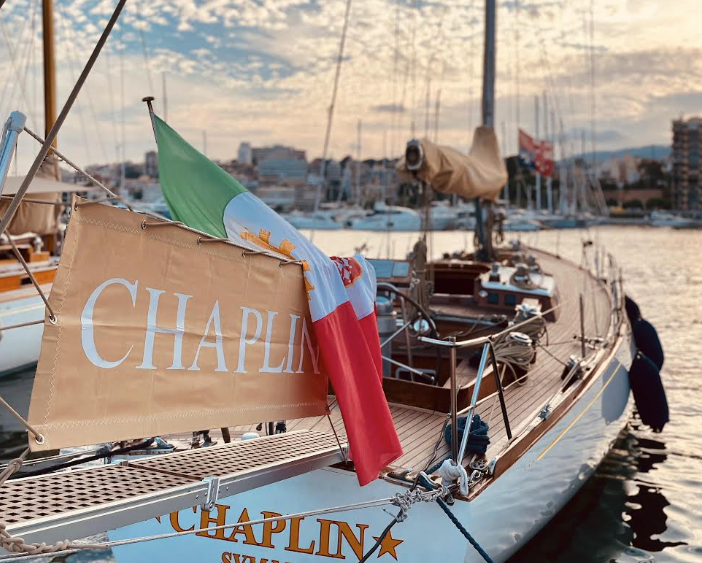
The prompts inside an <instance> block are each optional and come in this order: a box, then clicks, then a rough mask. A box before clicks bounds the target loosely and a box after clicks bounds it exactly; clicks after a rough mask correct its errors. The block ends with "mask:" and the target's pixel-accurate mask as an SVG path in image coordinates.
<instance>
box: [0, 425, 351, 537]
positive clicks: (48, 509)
mask: <svg viewBox="0 0 702 563" xmlns="http://www.w3.org/2000/svg"><path fill="white" fill-rule="evenodd" d="M342 460H343V456H342V454H341V452H340V451H339V447H338V444H337V442H336V439H335V438H334V436H333V435H330V434H325V433H321V432H314V431H302V432H290V433H287V434H277V435H275V436H268V437H263V438H258V439H256V440H249V441H245V442H232V443H230V444H223V445H218V446H212V447H209V448H202V449H198V450H190V451H186V452H176V453H171V454H164V455H162V456H155V457H151V458H147V459H142V460H137V461H134V462H131V461H130V462H129V463H128V464H126V465H106V466H100V467H92V468H88V469H81V470H76V471H66V472H62V473H55V474H51V475H43V476H39V477H28V478H24V479H16V480H11V481H8V482H6V483H5V484H4V485H3V486H2V487H0V522H4V523H5V524H6V525H7V527H8V531H10V533H12V534H13V535H22V536H23V537H24V538H25V540H26V541H45V542H54V541H57V540H59V539H75V538H81V537H85V536H88V535H92V534H95V533H98V532H103V531H106V530H108V529H114V528H117V527H121V526H125V525H127V524H130V523H134V522H140V521H143V520H147V519H149V518H154V517H156V516H161V515H163V514H167V513H169V512H172V511H174V510H182V509H184V508H188V507H191V506H196V505H198V504H202V503H203V502H204V500H205V495H206V490H207V483H206V482H203V479H204V478H205V477H215V476H216V477H219V478H220V485H219V496H220V498H223V497H225V496H229V495H232V494H236V493H238V492H243V491H246V490H251V489H254V488H257V487H261V486H264V485H267V484H270V483H274V482H277V481H280V480H283V479H286V478H289V477H293V476H295V475H300V474H302V473H306V472H308V471H312V470H314V469H318V468H321V467H327V466H329V465H333V464H334V463H338V462H340V461H342Z"/></svg>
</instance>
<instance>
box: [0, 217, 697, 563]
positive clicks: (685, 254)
mask: <svg viewBox="0 0 702 563" xmlns="http://www.w3.org/2000/svg"><path fill="white" fill-rule="evenodd" d="M308 234H309V235H310V236H311V237H313V240H314V242H315V244H317V245H318V246H320V247H321V248H322V249H323V250H324V251H325V252H327V253H329V254H333V255H338V256H344V255H349V254H353V253H354V252H355V251H356V250H359V249H360V250H361V251H362V252H363V253H364V254H365V255H366V256H368V257H377V256H380V257H388V256H393V257H395V258H403V257H404V256H405V255H406V253H407V252H408V251H409V250H410V249H411V247H412V245H413V244H414V242H415V241H416V238H417V235H416V233H392V234H387V233H377V232H376V233H370V232H363V231H352V232H351V231H317V232H315V233H308ZM507 236H508V238H519V239H521V240H522V242H524V243H526V244H530V245H533V246H536V247H539V248H541V249H543V250H547V251H551V252H555V253H558V254H560V255H562V256H564V257H567V258H569V259H571V260H574V261H576V262H577V263H580V262H581V259H582V248H583V243H584V242H586V241H592V242H593V243H595V244H594V245H593V246H588V251H587V252H589V253H591V254H590V264H592V254H593V248H595V247H597V246H600V247H605V248H606V249H607V251H608V252H611V253H612V254H614V256H615V257H616V259H617V261H618V263H619V265H620V266H621V268H622V269H623V274H624V284H625V288H626V291H627V293H628V294H629V295H630V296H631V297H632V298H633V299H634V300H635V301H636V302H637V303H638V304H639V306H640V307H641V311H642V314H643V316H644V317H645V318H647V319H648V320H649V321H650V322H652V323H653V325H654V326H655V327H656V328H657V330H658V332H659V335H660V337H661V340H662V342H663V347H664V349H665V354H666V359H665V365H664V368H663V379H664V384H665V386H666V390H667V393H668V402H669V404H670V418H671V421H670V423H669V424H668V425H667V426H666V427H665V429H664V430H663V432H662V433H659V434H656V433H653V432H651V431H650V430H649V429H647V428H645V427H642V426H641V425H640V424H639V423H638V421H637V420H636V418H634V419H632V420H631V422H630V425H629V428H628V429H627V430H626V431H625V432H624V433H623V434H622V435H621V436H620V439H619V441H618V442H617V444H616V445H615V447H614V449H613V450H612V451H611V452H610V454H609V455H608V457H607V458H606V459H605V461H604V462H603V463H602V464H601V466H600V467H599V468H598V470H597V472H596V473H595V475H594V476H593V477H592V478H591V479H590V480H589V481H588V482H587V484H586V485H585V487H584V488H583V489H582V490H581V492H580V493H579V494H578V495H576V497H575V498H574V499H573V500H572V501H571V502H570V503H569V504H568V505H567V506H566V507H565V509H564V510H563V511H561V512H560V513H559V514H558V516H557V517H556V518H555V519H554V520H553V521H552V522H551V523H550V524H549V525H548V526H547V527H546V528H545V529H544V530H543V531H542V532H541V533H540V534H538V535H537V536H536V537H535V538H534V539H533V540H532V541H531V542H530V543H529V545H528V546H527V547H526V548H525V549H523V550H522V551H521V552H520V553H519V554H518V555H517V556H515V557H514V558H513V559H512V560H511V563H537V562H538V563H556V562H562V561H567V562H568V563H638V562H648V561H656V562H659V563H687V562H700V561H702V500H701V498H702V497H701V494H700V493H701V491H702V432H700V427H701V424H702V260H700V254H701V252H700V249H701V248H702V231H675V230H671V229H667V228H661V229H654V228H646V227H597V228H593V229H589V230H563V231H544V232H536V233H525V234H521V235H520V234H518V233H508V235H507ZM472 240H473V234H472V233H463V232H438V233H434V234H433V235H432V236H431V240H430V241H429V249H430V252H431V254H432V255H433V256H436V257H438V256H441V255H442V254H443V253H446V252H448V253H451V252H454V251H461V250H471V249H472V246H473V244H472ZM32 377H33V374H32V372H31V371H30V372H24V373H18V374H14V375H10V376H4V377H0V394H2V396H3V397H4V398H5V399H6V400H7V401H8V402H10V403H11V404H12V405H13V406H15V407H16V408H18V410H20V412H23V413H25V414H26V410H27V407H28V404H29V394H30V392H31V386H32ZM25 444H26V435H25V434H24V432H22V431H21V430H20V428H18V426H17V424H16V422H15V421H14V420H13V419H12V418H11V417H10V416H9V415H7V413H5V412H3V411H0V457H1V458H3V459H7V458H9V457H11V456H12V455H16V454H18V453H20V452H21V451H22V449H23V448H24V447H25ZM514 494H515V495H518V494H519V491H518V490H516V491H514ZM410 518H411V515H410ZM477 539H478V540H479V539H480V538H477ZM437 549H440V548H437ZM440 556H441V553H440V551H437V559H438V558H439V557H440ZM61 560H62V561H68V562H71V563H77V562H87V561H91V562H98V561H112V560H113V559H112V557H111V555H110V554H109V553H99V554H96V553H93V554H90V553H84V554H76V555H72V556H69V557H67V558H62V559H61ZM456 563H458V562H456Z"/></svg>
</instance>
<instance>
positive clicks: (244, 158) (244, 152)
mask: <svg viewBox="0 0 702 563" xmlns="http://www.w3.org/2000/svg"><path fill="white" fill-rule="evenodd" d="M237 161H238V162H239V164H252V163H253V152H252V150H251V143H245V142H244V143H241V144H240V145H239V152H238V155H237Z"/></svg>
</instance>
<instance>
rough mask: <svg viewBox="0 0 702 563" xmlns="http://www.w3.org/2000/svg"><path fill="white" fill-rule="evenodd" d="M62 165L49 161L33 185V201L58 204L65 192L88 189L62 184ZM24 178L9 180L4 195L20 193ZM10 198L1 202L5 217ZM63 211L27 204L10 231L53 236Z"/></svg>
mask: <svg viewBox="0 0 702 563" xmlns="http://www.w3.org/2000/svg"><path fill="white" fill-rule="evenodd" d="M57 175H58V162H57V161H56V159H55V157H49V158H47V159H46V160H45V161H44V162H43V163H42V165H41V167H40V168H39V171H38V172H37V175H36V176H35V178H34V180H33V181H32V183H31V184H30V185H29V190H28V191H27V195H28V198H29V199H36V200H40V201H46V202H49V203H58V202H60V201H61V193H62V192H73V191H79V190H78V189H77V188H79V187H80V188H82V190H83V191H86V190H88V189H89V188H86V187H85V186H76V185H75V184H73V185H71V184H66V183H64V182H58V181H57V180H56V176H57ZM23 180H24V176H10V177H8V178H7V179H6V180H5V185H4V186H3V190H2V194H3V195H4V196H11V195H14V194H15V193H17V190H18V189H19V187H20V185H21V184H22V181H23ZM10 201H11V200H10V199H9V198H5V199H3V200H2V201H0V217H2V216H3V215H4V214H5V211H7V208H8V207H9V205H10ZM62 211H63V209H62V208H61V207H60V206H56V205H46V204H43V203H32V202H29V201H23V202H22V203H20V206H19V207H18V208H17V212H16V213H15V216H14V217H13V218H12V221H10V224H9V225H8V226H7V232H8V233H9V234H11V235H15V236H17V235H24V234H26V233H34V234H35V235H53V234H56V233H57V232H58V230H59V217H60V216H61V212H62Z"/></svg>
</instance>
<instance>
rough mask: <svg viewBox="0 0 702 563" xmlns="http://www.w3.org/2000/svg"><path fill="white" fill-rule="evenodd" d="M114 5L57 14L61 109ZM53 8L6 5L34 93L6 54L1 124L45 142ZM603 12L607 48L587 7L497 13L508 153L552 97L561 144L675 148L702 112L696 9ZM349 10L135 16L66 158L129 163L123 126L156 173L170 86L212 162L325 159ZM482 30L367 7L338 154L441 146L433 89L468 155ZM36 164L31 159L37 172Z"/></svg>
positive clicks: (257, 8) (442, 14)
mask: <svg viewBox="0 0 702 563" xmlns="http://www.w3.org/2000/svg"><path fill="white" fill-rule="evenodd" d="M115 4H116V0H61V1H60V2H55V10H56V13H55V19H56V26H55V27H56V52H57V55H58V60H57V73H58V84H59V105H60V104H62V103H63V101H64V100H65V99H66V96H67V94H68V91H69V89H70V87H71V86H72V84H73V82H74V80H75V77H76V76H77V73H78V72H79V71H80V69H81V68H82V66H83V64H84V63H85V61H86V60H87V58H88V55H89V53H90V52H91V50H92V48H93V47H94V45H95V42H96V41H97V39H98V37H99V35H100V33H101V32H102V29H103V26H104V25H105V22H106V21H107V18H108V17H109V15H110V14H111V13H112V10H113V9H114V6H115ZM576 4H577V3H576ZM36 6H37V0H13V1H12V2H8V3H6V4H5V5H4V6H3V9H2V26H4V28H5V31H6V32H7V36H8V37H9V38H10V40H11V44H12V45H13V49H14V50H15V51H16V52H15V53H14V54H15V59H14V65H15V66H17V67H18V68H22V69H24V70H23V74H22V76H24V79H23V80H22V81H21V82H22V84H21V86H20V84H19V83H16V81H12V80H8V79H7V78H6V77H10V76H14V75H15V72H14V70H13V62H12V60H11V58H10V57H9V56H8V53H7V50H6V47H5V46H4V44H1V43H0V80H2V82H0V94H2V90H3V89H5V94H4V95H3V96H2V97H1V98H0V111H2V112H3V115H6V114H7V111H9V110H10V109H16V108H19V109H24V110H26V112H27V113H28V115H29V116H30V121H31V123H32V124H33V125H32V126H33V128H34V129H35V130H38V131H41V130H42V129H43V125H42V117H41V116H42V111H43V110H42V104H41V82H42V78H41V75H42V67H41V49H40V39H41V38H40V34H39V27H40V25H39V24H40V18H38V17H37V16H35V18H36V19H35V25H34V30H35V31H34V39H33V43H32V40H31V37H32V33H31V30H32V29H33V28H32V23H31V22H32V19H31V18H32V16H31V15H32V11H33V10H34V9H35V8H36ZM594 7H595V11H594V14H593V15H594V18H595V26H594V29H593V30H592V31H593V35H592V37H591V36H590V32H589V29H588V27H587V25H585V24H586V23H587V22H588V21H589V5H588V4H587V3H585V4H582V3H580V4H577V5H573V3H572V2H567V1H566V0H529V2H528V3H527V2H526V0H519V1H517V0H508V1H505V2H500V3H498V9H499V13H498V18H497V21H498V26H499V27H498V30H497V56H498V61H497V71H498V73H497V83H496V124H497V126H496V128H497V130H498V135H499V136H500V138H501V140H502V141H503V147H504V148H505V151H507V152H510V151H514V150H515V148H516V141H515V137H516V134H515V132H516V129H517V127H518V126H521V127H525V128H527V129H533V123H534V96H539V98H540V99H541V98H542V94H543V91H544V90H545V89H546V90H547V97H548V104H549V107H550V108H551V109H553V110H554V121H555V122H556V125H557V127H556V128H557V129H558V130H560V122H562V124H563V130H564V131H573V132H575V131H579V130H580V129H586V130H588V131H589V129H590V124H591V121H592V120H593V119H594V121H595V129H596V130H597V131H599V133H598V134H597V138H596V142H597V143H598V144H601V145H602V148H617V146H618V145H621V144H622V143H630V142H632V141H634V140H635V141H637V144H646V143H650V142H655V143H664V142H667V141H668V140H669V136H670V132H669V130H670V119H671V118H672V117H676V116H677V115H678V114H679V113H680V112H685V113H686V114H691V113H694V112H699V111H700V109H702V105H701V104H700V102H701V100H700V94H698V93H697V92H696V91H695V88H694V87H692V86H691V85H693V84H696V83H697V82H699V81H700V79H702V56H700V55H702V36H701V35H700V34H699V29H698V25H697V24H696V22H695V21H694V20H695V18H691V17H689V15H690V14H694V13H696V9H697V4H696V2H694V1H693V0H678V2H670V1H669V0H668V1H664V0H639V1H638V2H621V0H598V2H597V3H596V4H595V6H594ZM517 8H519V9H517ZM344 9H345V2H343V1H334V2H322V1H321V0H151V1H150V2H139V3H134V2H131V3H128V4H127V7H126V9H125V11H124V13H123V15H122V17H121V18H120V22H119V24H118V26H117V27H116V28H115V30H114V31H113V33H112V36H111V37H110V39H109V40H108V43H107V45H106V48H105V51H104V52H103V54H102V55H101V57H100V59H99V60H98V63H97V65H96V68H95V70H94V71H93V73H92V75H91V77H90V78H89V80H88V83H87V84H86V87H85V88H84V90H83V92H81V94H80V96H79V99H78V103H77V105H76V106H75V108H74V110H73V111H72V113H71V115H70V116H69V119H68V120H67V123H66V125H65V129H64V130H63V131H62V132H61V135H60V141H59V142H60V143H61V147H62V148H64V149H65V150H66V151H67V153H68V154H69V155H70V156H73V157H74V159H75V160H76V161H78V162H79V163H82V164H87V163H88V162H94V161H97V160H100V159H104V158H109V159H116V158H117V156H118V154H119V152H120V151H121V149H120V150H117V149H116V147H117V146H118V145H121V144H122V130H123V127H122V125H123V124H124V141H125V145H126V149H125V152H126V154H127V156H128V157H129V158H132V159H134V160H136V159H141V158H142V154H143V152H144V151H145V150H146V149H148V148H152V147H153V139H152V134H151V131H150V127H149V124H148V119H147V118H146V117H147V116H146V115H145V110H144V108H143V107H142V106H143V104H142V103H141V101H140V100H141V97H143V96H144V95H146V94H149V93H150V94H153V95H155V96H156V107H157V110H158V111H159V112H162V111H163V93H162V91H161V90H162V87H161V86H162V76H165V80H166V84H167V97H168V119H169V122H170V123H171V124H172V125H173V126H174V127H176V129H178V130H179V131H181V132H182V133H183V134H184V135H186V136H187V138H188V139H191V140H194V141H193V143H194V144H195V145H196V146H197V143H198V142H199V140H200V139H201V138H202V131H203V130H206V131H207V134H208V152H209V154H211V155H212V156H214V157H216V158H231V157H232V156H233V155H234V153H235V150H236V147H237V146H238V144H239V142H240V141H243V140H248V141H250V142H253V143H257V144H258V143H261V144H265V143H274V142H282V143H289V144H292V145H295V146H299V147H300V148H302V149H306V150H307V151H308V154H309V155H310V157H314V156H318V155H319V154H320V153H321V150H322V145H323V139H324V131H325V128H326V120H327V110H328V107H329V105H330V102H331V97H332V86H333V80H334V73H335V67H336V58H337V54H338V48H339V38H340V33H341V28H342V23H343V17H344ZM482 19H483V12H482V4H481V3H480V2H472V3H471V2H458V1H456V0H421V1H420V0H418V1H417V2H410V1H409V0H364V2H363V3H357V2H354V3H353V4H352V7H351V16H350V24H349V30H348V36H347V40H346V45H345V56H344V61H343V65H342V69H341V76H340V82H339V91H338V95H337V99H336V105H335V116H334V123H333V129H332V136H331V145H330V151H331V152H332V153H333V154H335V155H337V156H343V155H344V154H345V152H346V151H347V147H348V146H349V143H350V142H352V141H354V140H355V136H356V124H357V122H358V120H359V119H360V120H362V121H363V135H364V138H363V148H364V155H363V156H364V157H365V156H382V155H383V153H384V152H388V153H392V154H394V153H397V152H399V151H400V150H401V147H402V146H404V142H405V141H406V140H407V139H408V138H411V137H412V136H413V135H421V134H423V132H424V129H425V121H426V117H427V115H426V110H425V105H426V90H427V82H428V79H430V80H431V86H430V97H429V102H430V103H429V105H430V112H429V113H430V115H429V118H430V119H429V121H430V122H431V126H432V127H433V120H434V113H435V103H436V99H437V93H438V90H441V107H440V120H439V133H440V141H441V142H442V143H447V144H453V145H455V146H458V147H459V148H461V149H463V150H465V148H466V147H467V146H468V144H469V141H470V138H471V135H472V130H473V128H474V127H475V125H476V124H477V123H478V122H479V117H480V93H481V75H482V32H483V29H482ZM517 30H519V32H520V39H519V43H518V44H517V41H516V32H517ZM0 32H1V30H0ZM591 40H594V41H591ZM144 48H145V49H146V52H147V56H148V67H147V64H146V60H145V57H144V53H143V51H144ZM593 49H594V54H595V83H594V86H595V88H594V99H593V90H592V89H591V80H590V79H591V74H590V66H589V56H590V52H591V50H593ZM122 68H123V69H124V72H122V70H121V69H122ZM517 78H519V80H517ZM151 84H153V86H151ZM150 90H155V91H150ZM122 91H124V96H122ZM517 91H519V94H520V96H519V98H518V97H517ZM593 102H594V104H593ZM123 108H124V109H123ZM593 109H594V113H593ZM548 113H549V114H550V111H549V112H548ZM542 114H543V107H542ZM123 116H124V117H123ZM518 116H519V117H518ZM2 117H3V116H0V118H2ZM542 127H543V115H542ZM350 140H351V141H350ZM578 142H579V140H577V139H575V140H574V141H573V143H574V144H578ZM32 150H35V147H32V146H31V145H29V144H28V145H26V146H25V145H22V146H21V147H20V165H21V166H26V165H27V163H28V162H29V159H30V157H31V154H32Z"/></svg>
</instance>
